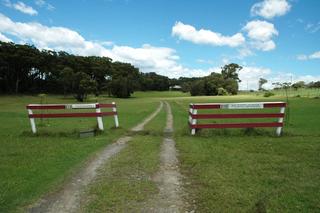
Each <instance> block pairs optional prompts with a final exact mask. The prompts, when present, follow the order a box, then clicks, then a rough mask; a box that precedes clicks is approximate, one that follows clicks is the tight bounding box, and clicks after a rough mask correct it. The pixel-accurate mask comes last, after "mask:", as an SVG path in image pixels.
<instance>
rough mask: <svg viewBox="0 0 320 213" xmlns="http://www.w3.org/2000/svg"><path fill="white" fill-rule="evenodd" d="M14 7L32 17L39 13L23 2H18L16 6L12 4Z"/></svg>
mask: <svg viewBox="0 0 320 213" xmlns="http://www.w3.org/2000/svg"><path fill="white" fill-rule="evenodd" d="M12 7H13V8H14V9H16V10H18V11H20V12H22V13H25V14H28V15H31V16H34V15H38V12H37V11H36V10H35V9H33V8H32V7H31V6H28V5H26V4H25V3H23V2H21V1H18V2H17V3H15V4H12Z"/></svg>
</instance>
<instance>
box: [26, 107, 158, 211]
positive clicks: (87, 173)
mask: <svg viewBox="0 0 320 213" xmlns="http://www.w3.org/2000/svg"><path fill="white" fill-rule="evenodd" d="M162 107H163V103H162V102H160V105H159V107H158V108H157V109H156V110H155V111H154V112H153V113H152V114H151V115H149V116H148V117H147V118H146V119H145V120H144V121H143V122H141V123H139V124H138V125H136V126H135V127H133V128H132V129H131V131H134V132H137V131H142V130H143V129H144V126H145V125H146V124H147V123H148V122H150V121H151V120H152V119H153V118H154V117H155V116H156V115H157V114H158V113H159V112H160V110H161V109H162ZM131 139H132V136H124V137H121V138H119V139H118V140H117V141H116V142H115V143H112V144H110V145H108V146H106V147H105V148H104V149H103V150H102V151H101V152H100V153H99V154H97V155H96V156H95V157H94V158H93V159H91V160H90V161H89V162H87V163H86V165H85V166H84V167H83V168H82V169H81V170H80V171H79V172H78V173H77V174H76V175H74V176H73V177H72V178H71V181H69V182H68V183H66V184H65V185H64V186H63V188H62V189H61V190H59V191H58V192H56V193H53V194H49V195H47V196H45V197H43V198H42V199H40V200H39V201H38V202H37V203H36V204H34V205H33V206H32V207H30V208H29V209H28V212H32V213H36V212H52V213H59V212H78V210H79V207H80V200H81V196H82V195H83V192H84V189H85V187H86V186H87V185H88V184H89V183H91V182H92V181H93V180H94V179H95V177H96V176H97V171H98V169H99V168H100V167H101V166H102V165H103V164H105V163H106V162H107V161H108V160H109V159H110V158H111V157H113V156H114V155H116V154H117V153H119V152H120V151H121V150H122V149H123V148H125V147H126V146H127V142H129V141H130V140H131Z"/></svg>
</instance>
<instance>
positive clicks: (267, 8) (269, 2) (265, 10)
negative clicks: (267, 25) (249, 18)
mask: <svg viewBox="0 0 320 213" xmlns="http://www.w3.org/2000/svg"><path fill="white" fill-rule="evenodd" d="M290 9H291V5H290V4H289V3H288V1H287V0H264V1H262V2H258V3H255V4H254V5H253V6H252V7H251V15H253V16H261V17H263V18H266V19H271V18H273V17H276V16H283V15H285V14H286V13H288V12H289V11H290Z"/></svg>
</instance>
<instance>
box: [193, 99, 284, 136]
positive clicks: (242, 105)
mask: <svg viewBox="0 0 320 213" xmlns="http://www.w3.org/2000/svg"><path fill="white" fill-rule="evenodd" d="M265 108H280V112H279V113H237V114H236V113H232V114H226V113H225V114H214V113H210V114H208V113H206V114H198V110H202V109H207V110H208V109H213V110H218V109H230V110H232V109H238V110H239V109H265ZM285 108H286V103H285V102H245V103H199V104H192V103H191V104H190V107H189V126H190V128H191V134H192V135H195V133H196V129H207V128H254V127H276V128H277V129H276V134H277V135H278V136H280V135H281V131H282V127H283V120H284V117H285ZM238 118H239V119H241V118H245V119H249V118H250V119H251V118H253V119H254V118H277V119H278V120H277V122H251V123H248V122H241V123H209V124H198V120H199V119H238Z"/></svg>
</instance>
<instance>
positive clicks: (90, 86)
mask: <svg viewBox="0 0 320 213" xmlns="http://www.w3.org/2000/svg"><path fill="white" fill-rule="evenodd" d="M96 87H97V82H96V81H95V80H92V79H90V76H88V75H87V74H86V73H84V72H77V73H75V74H74V75H73V92H74V93H75V95H74V96H75V98H76V99H77V100H78V101H80V102H83V101H84V100H85V99H86V98H87V95H88V94H89V93H92V92H94V91H95V89H96Z"/></svg>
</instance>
